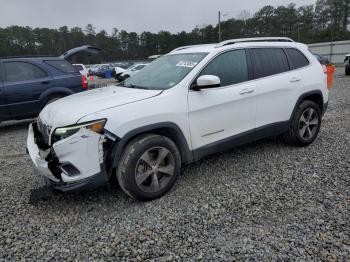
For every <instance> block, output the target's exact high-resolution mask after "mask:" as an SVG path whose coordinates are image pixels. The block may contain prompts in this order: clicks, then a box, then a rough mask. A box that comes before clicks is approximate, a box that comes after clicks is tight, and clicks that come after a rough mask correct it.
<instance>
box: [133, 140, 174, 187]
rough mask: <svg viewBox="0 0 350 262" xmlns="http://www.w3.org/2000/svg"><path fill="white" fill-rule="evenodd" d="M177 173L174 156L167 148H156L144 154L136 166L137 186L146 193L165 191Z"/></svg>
mask: <svg viewBox="0 0 350 262" xmlns="http://www.w3.org/2000/svg"><path fill="white" fill-rule="evenodd" d="M174 171H175V160H174V156H173V154H172V153H171V152H170V151H169V150H168V149H167V148H165V147H154V148H151V149H149V150H147V151H146V152H144V153H143V154H142V156H141V157H140V158H139V160H138V162H137V164H136V170H135V180H136V184H137V186H138V187H139V189H141V190H142V191H144V192H148V193H155V192H159V191H161V190H162V189H164V188H165V187H166V186H167V185H168V183H169V182H170V180H171V178H172V176H173V175H174Z"/></svg>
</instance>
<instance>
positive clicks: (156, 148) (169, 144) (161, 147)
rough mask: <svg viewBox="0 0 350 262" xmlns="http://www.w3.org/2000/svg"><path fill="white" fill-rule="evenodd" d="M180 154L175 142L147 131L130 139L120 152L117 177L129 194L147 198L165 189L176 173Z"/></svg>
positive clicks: (174, 178) (151, 197)
mask: <svg viewBox="0 0 350 262" xmlns="http://www.w3.org/2000/svg"><path fill="white" fill-rule="evenodd" d="M180 168H181V156H180V153H179V150H178V148H177V147H176V145H175V143H174V142H173V141H171V140H170V139H169V138H167V137H165V136H160V135H153V134H148V135H144V136H141V137H138V138H136V139H134V140H133V141H131V142H130V143H129V144H128V145H127V147H126V148H125V150H124V152H123V156H122V158H121V161H120V163H119V166H118V169H117V179H118V182H119V185H120V187H121V188H122V190H123V191H124V192H125V193H126V194H128V195H129V196H131V197H133V198H135V199H138V200H141V201H148V200H152V199H156V198H159V197H161V196H163V195H164V194H165V193H166V192H168V191H169V190H170V189H171V188H172V186H173V185H174V184H175V181H176V179H177V177H178V175H179V174H180Z"/></svg>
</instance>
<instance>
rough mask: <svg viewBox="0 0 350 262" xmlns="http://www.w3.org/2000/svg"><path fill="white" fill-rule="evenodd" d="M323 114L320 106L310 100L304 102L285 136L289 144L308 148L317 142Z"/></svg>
mask: <svg viewBox="0 0 350 262" xmlns="http://www.w3.org/2000/svg"><path fill="white" fill-rule="evenodd" d="M321 122H322V113H321V109H320V108H319V106H318V105H317V104H316V103H315V102H313V101H309V100H305V101H302V102H301V103H300V104H299V106H298V108H297V110H296V111H295V113H294V115H293V117H292V120H291V122H290V126H289V130H288V132H287V133H286V134H285V140H286V142H287V143H289V144H292V145H295V146H308V145H310V144H311V143H312V142H314V141H315V139H316V138H317V135H318V133H319V131H320V127H321Z"/></svg>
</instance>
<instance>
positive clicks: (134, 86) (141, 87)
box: [123, 84, 149, 90]
mask: <svg viewBox="0 0 350 262" xmlns="http://www.w3.org/2000/svg"><path fill="white" fill-rule="evenodd" d="M123 86H124V87H129V88H136V89H146V90H148V89H149V88H147V87H144V86H137V85H134V84H129V85H123Z"/></svg>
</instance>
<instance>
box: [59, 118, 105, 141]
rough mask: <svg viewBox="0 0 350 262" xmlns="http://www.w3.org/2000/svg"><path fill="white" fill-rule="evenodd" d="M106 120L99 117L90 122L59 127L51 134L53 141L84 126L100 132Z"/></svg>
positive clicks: (65, 136)
mask: <svg viewBox="0 0 350 262" xmlns="http://www.w3.org/2000/svg"><path fill="white" fill-rule="evenodd" d="M106 122H107V120H106V119H101V120H96V121H92V122H86V123H81V124H78V125H73V126H66V127H59V128H56V129H55V132H54V134H53V142H57V141H60V140H62V139H65V138H67V137H70V136H72V135H74V134H75V133H77V132H78V131H79V130H80V129H82V128H86V129H88V130H90V131H92V132H95V133H98V134H101V133H102V131H103V128H104V127H105V124H106Z"/></svg>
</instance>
